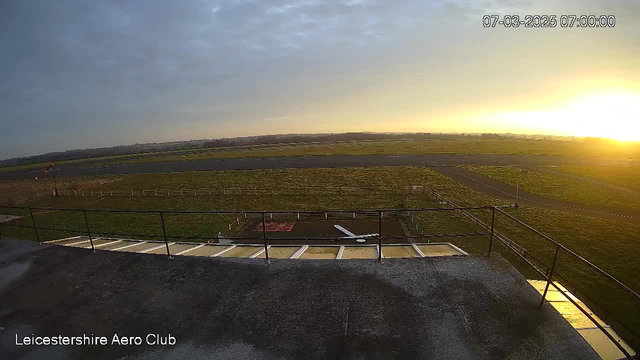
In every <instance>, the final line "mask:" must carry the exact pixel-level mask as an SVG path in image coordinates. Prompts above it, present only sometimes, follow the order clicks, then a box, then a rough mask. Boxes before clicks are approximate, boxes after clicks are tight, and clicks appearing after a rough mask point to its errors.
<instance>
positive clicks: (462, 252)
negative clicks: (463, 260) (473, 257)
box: [448, 243, 469, 255]
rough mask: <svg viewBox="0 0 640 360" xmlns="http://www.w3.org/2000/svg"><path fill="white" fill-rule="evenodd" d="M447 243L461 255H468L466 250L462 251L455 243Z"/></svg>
mask: <svg viewBox="0 0 640 360" xmlns="http://www.w3.org/2000/svg"><path fill="white" fill-rule="evenodd" d="M448 245H449V246H451V247H452V248H454V249H456V251H459V252H460V253H461V254H462V255H469V254H467V252H466V251H464V250H462V249H460V248H459V247H457V246H455V245H453V244H451V243H450V244H448Z"/></svg>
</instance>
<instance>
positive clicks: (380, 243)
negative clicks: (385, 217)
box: [378, 211, 382, 262]
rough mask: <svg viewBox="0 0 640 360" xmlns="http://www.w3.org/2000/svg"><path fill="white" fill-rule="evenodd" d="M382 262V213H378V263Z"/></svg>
mask: <svg viewBox="0 0 640 360" xmlns="http://www.w3.org/2000/svg"><path fill="white" fill-rule="evenodd" d="M381 261H382V211H378V262H381Z"/></svg>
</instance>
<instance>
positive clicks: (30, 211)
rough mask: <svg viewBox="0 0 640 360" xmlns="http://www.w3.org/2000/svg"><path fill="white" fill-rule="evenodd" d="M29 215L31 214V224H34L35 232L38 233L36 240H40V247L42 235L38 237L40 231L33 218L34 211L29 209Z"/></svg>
mask: <svg viewBox="0 0 640 360" xmlns="http://www.w3.org/2000/svg"><path fill="white" fill-rule="evenodd" d="M29 214H31V223H32V224H33V231H34V232H35V233H36V239H37V240H38V245H40V244H41V243H40V235H38V229H37V228H36V219H35V218H34V217H33V210H32V209H31V208H29Z"/></svg>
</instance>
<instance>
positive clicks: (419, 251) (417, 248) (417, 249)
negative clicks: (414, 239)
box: [411, 244, 424, 257]
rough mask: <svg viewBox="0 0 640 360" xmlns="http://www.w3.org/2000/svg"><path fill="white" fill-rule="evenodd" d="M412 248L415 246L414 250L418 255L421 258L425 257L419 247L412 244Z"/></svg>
mask: <svg viewBox="0 0 640 360" xmlns="http://www.w3.org/2000/svg"><path fill="white" fill-rule="evenodd" d="M411 246H413V250H415V251H416V252H417V253H418V255H420V257H424V253H423V252H422V250H420V248H419V247H418V245H416V244H411Z"/></svg>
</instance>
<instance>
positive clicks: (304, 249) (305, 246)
mask: <svg viewBox="0 0 640 360" xmlns="http://www.w3.org/2000/svg"><path fill="white" fill-rule="evenodd" d="M308 248H309V245H304V246H303V247H301V248H300V249H298V250H297V251H296V252H295V253H293V255H291V257H290V258H289V259H297V258H299V257H300V255H302V254H303V253H304V252H305V251H307V249H308Z"/></svg>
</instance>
